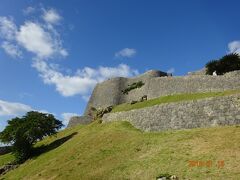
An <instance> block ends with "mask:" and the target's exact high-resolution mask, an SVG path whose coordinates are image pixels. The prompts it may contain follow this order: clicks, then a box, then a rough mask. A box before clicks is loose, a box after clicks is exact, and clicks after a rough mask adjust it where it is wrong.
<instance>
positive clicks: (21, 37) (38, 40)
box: [16, 22, 54, 58]
mask: <svg viewBox="0 0 240 180" xmlns="http://www.w3.org/2000/svg"><path fill="white" fill-rule="evenodd" d="M16 39H17V42H18V43H19V44H20V45H21V46H23V47H24V48H25V49H26V50H28V51H30V52H32V53H34V54H36V55H37V56H38V57H40V58H45V57H50V56H52V54H53V53H54V45H53V43H52V41H53V40H52V38H51V35H50V33H48V32H46V31H45V30H44V29H43V28H42V27H41V26H40V25H39V24H36V23H33V22H26V23H25V24H24V25H22V26H21V27H20V30H19V32H18V33H17V38H16Z"/></svg>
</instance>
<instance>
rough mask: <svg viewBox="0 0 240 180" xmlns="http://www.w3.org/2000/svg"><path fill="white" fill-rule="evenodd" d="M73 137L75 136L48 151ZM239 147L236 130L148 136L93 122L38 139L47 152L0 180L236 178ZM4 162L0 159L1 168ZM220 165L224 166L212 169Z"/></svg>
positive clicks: (121, 124)
mask: <svg viewBox="0 0 240 180" xmlns="http://www.w3.org/2000/svg"><path fill="white" fill-rule="evenodd" d="M73 133H77V134H76V135H74V136H72V138H70V139H68V140H67V141H65V142H64V143H63V144H58V143H57V144H58V145H57V146H52V145H53V144H56V141H57V142H59V141H61V139H62V138H64V137H68V136H69V135H71V134H73ZM239 142H240V127H237V126H231V127H227V126H225V127H215V128H204V129H192V130H179V131H165V132H158V133H149V132H141V131H140V130H137V129H135V128H134V127H132V126H131V125H130V124H129V123H128V122H122V121H120V122H113V123H104V124H99V123H97V122H94V123H92V124H90V125H87V126H77V127H74V128H71V129H66V130H64V131H61V132H59V133H58V134H57V136H55V137H48V138H46V139H44V140H43V141H41V142H40V143H38V144H37V145H36V147H39V146H41V145H47V147H48V146H49V147H51V148H52V149H51V148H47V149H48V151H46V152H44V153H42V154H40V155H39V156H37V157H35V158H32V159H30V160H28V161H26V162H25V163H24V164H22V165H21V166H20V167H18V168H17V169H15V170H12V171H10V172H8V173H7V174H6V175H4V176H2V177H1V178H2V179H17V180H18V179H27V180H28V179H31V180H34V179H37V180H38V179H58V180H61V179H63V180H65V179H71V180H74V179H76V180H78V179H144V180H145V179H155V178H156V177H157V176H159V175H160V174H174V175H177V176H178V177H179V178H180V179H184V178H186V179H201V180H202V179H209V178H210V179H240V174H239V169H240V144H239ZM50 149H51V150H50ZM8 156H9V155H8ZM4 158H5V155H4V156H0V162H1V163H2V162H3V161H4ZM221 160H223V161H224V163H225V166H224V167H223V168H218V167H217V166H216V163H217V162H218V161H221ZM189 161H202V162H206V161H212V162H213V165H212V167H189ZM1 178H0V179H1Z"/></svg>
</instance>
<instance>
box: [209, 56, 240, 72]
mask: <svg viewBox="0 0 240 180" xmlns="http://www.w3.org/2000/svg"><path fill="white" fill-rule="evenodd" d="M205 67H206V74H209V75H212V74H213V72H214V71H216V73H217V74H218V75H223V74H225V73H227V72H230V71H235V70H240V56H239V55H238V54H237V53H232V54H228V55H226V56H223V57H222V58H220V59H219V60H213V61H210V62H208V63H207V64H206V66H205Z"/></svg>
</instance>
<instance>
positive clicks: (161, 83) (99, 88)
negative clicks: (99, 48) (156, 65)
mask: <svg viewBox="0 0 240 180" xmlns="http://www.w3.org/2000/svg"><path fill="white" fill-rule="evenodd" d="M159 75H160V73H158V72H157V71H149V72H147V73H145V74H143V75H140V76H137V77H134V78H122V77H119V78H113V79H110V80H107V81H104V82H102V83H100V84H97V85H96V87H95V89H94V90H93V93H92V96H91V97H90V100H89V102H88V105H87V108H86V110H85V113H84V114H85V115H87V114H88V111H89V108H90V107H91V106H92V107H95V108H103V107H107V106H111V105H117V104H121V103H125V102H130V101H132V100H139V99H140V98H141V97H142V96H143V95H147V96H148V99H152V98H156V97H160V96H165V95H171V94H179V93H195V92H209V91H224V90H230V89H240V71H234V72H230V73H227V74H225V75H223V76H209V75H194V76H180V77H171V76H169V77H159ZM140 80H141V81H143V82H144V83H145V85H144V86H142V87H141V88H139V89H134V90H132V91H130V92H129V94H128V95H124V94H123V93H122V92H121V91H122V90H124V89H126V88H127V87H128V85H130V84H132V83H134V82H137V81H140Z"/></svg>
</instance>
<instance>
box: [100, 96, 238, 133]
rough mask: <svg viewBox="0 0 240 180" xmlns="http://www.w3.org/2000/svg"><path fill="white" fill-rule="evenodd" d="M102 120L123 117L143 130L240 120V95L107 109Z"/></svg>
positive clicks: (221, 123)
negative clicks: (133, 107) (127, 109)
mask: <svg viewBox="0 0 240 180" xmlns="http://www.w3.org/2000/svg"><path fill="white" fill-rule="evenodd" d="M102 119H103V122H109V121H117V120H126V121H129V122H130V123H131V124H133V125H134V126H135V127H136V128H139V129H142V130H144V131H161V130H168V129H189V128H198V127H211V126H217V125H236V124H240V95H239V94H236V95H231V96H224V97H214V98H206V99H200V100H192V101H185V102H177V103H168V104H160V105H155V106H152V107H146V108H142V109H135V110H131V111H126V112H117V113H108V114H105V115H104V116H103V118H102Z"/></svg>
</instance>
